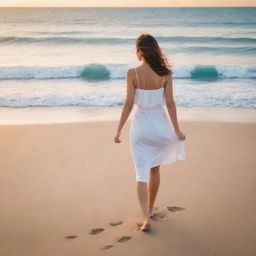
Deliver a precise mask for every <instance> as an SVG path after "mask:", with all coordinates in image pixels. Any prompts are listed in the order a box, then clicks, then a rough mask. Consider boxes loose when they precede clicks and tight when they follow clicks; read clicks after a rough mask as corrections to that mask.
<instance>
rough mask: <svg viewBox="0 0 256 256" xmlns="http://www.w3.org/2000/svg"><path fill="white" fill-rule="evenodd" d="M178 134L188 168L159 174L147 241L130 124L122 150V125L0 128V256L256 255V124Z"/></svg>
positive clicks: (188, 126)
mask: <svg viewBox="0 0 256 256" xmlns="http://www.w3.org/2000/svg"><path fill="white" fill-rule="evenodd" d="M180 126H181V128H182V130H183V131H184V133H185V134H186V138H187V139H186V160H185V161H179V162H176V163H173V164H168V165H163V166H161V171H160V172H161V185H160V190H159V194H158V197H157V201H156V205H155V206H156V207H157V208H158V209H157V212H158V215H157V216H156V217H155V218H154V219H153V220H152V231H151V232H149V233H146V232H141V231H136V223H138V222H140V221H141V220H142V219H141V210H140V208H139V203H138V201H137V196H136V183H135V171H134V168H133V163H132V158H131V155H130V151H129V150H130V149H129V141H128V128H129V123H127V124H126V126H125V128H124V130H123V135H122V143H121V144H115V143H114V142H113V136H114V132H115V129H116V127H117V122H116V121H104V122H103V121H102V122H100V121H98V122H96V121H95V122H74V123H59V124H27V125H26V124H18V125H1V126H0V140H1V144H0V155H1V158H0V166H1V179H0V182H1V184H0V188H1V193H0V208H1V213H0V214H1V216H0V226H1V229H0V233H1V235H0V238H1V239H0V240H1V245H0V248H1V249H0V255H1V256H14V255H15V256H17V255H19V256H32V255H33V256H66V255H67V256H68V255H69V256H70V255H76V256H80V255H81V256H82V255H83V256H84V255H86V256H90V255H93V256H95V255H118V256H120V255H122V256H125V255H127V256H128V255H134V256H135V255H136V256H142V255H143V256H144V255H145V256H155V255H161V256H162V255H163V256H167V255H172V256H175V255H177V256H178V255H179V256H180V255H196V256H199V255H202V256H205V255H208V256H210V255H223V256H226V255H232V256H234V255H239V256H240V255H247V256H249V255H255V254H256V246H255V228H256V218H255V210H256V206H255V193H256V186H255V180H256V173H255V164H256V160H255V139H256V129H255V128H256V124H255V123H225V122H193V121H182V122H180ZM168 206H169V207H171V208H169V209H170V210H168V209H167V207H168ZM175 207H178V208H175ZM179 207H180V208H179ZM175 209H176V211H174V210H175ZM172 210H173V211H172ZM111 222H114V224H117V225H110V223H111ZM97 228H99V229H100V230H99V231H98V232H97V231H95V232H94V233H95V234H91V233H90V232H91V230H92V229H97ZM102 229H104V230H102ZM100 231H101V232H100ZM106 245H111V246H112V247H111V246H109V247H111V248H108V249H105V250H102V248H103V247H104V246H106Z"/></svg>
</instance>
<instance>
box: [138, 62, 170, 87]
mask: <svg viewBox="0 0 256 256" xmlns="http://www.w3.org/2000/svg"><path fill="white" fill-rule="evenodd" d="M136 70H137V74H138V80H139V85H138V82H137V79H136V74H135V76H134V77H135V80H134V84H135V87H136V88H137V89H143V90H156V89H159V88H161V87H162V85H163V87H164V86H165V83H166V79H165V76H160V75H158V74H157V73H156V72H155V71H154V70H153V69H152V68H151V67H150V66H149V65H148V64H143V65H141V66H139V67H137V68H136ZM134 71H135V70H134ZM163 82H164V84H163Z"/></svg>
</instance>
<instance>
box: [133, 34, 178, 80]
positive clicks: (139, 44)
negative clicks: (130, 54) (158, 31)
mask: <svg viewBox="0 0 256 256" xmlns="http://www.w3.org/2000/svg"><path fill="white" fill-rule="evenodd" d="M136 49H137V51H139V50H141V52H142V57H143V58H144V59H145V61H146V62H147V63H148V64H149V66H150V67H151V68H152V69H153V70H154V71H155V72H156V73H157V74H158V75H160V76H164V75H168V74H172V73H173V71H172V70H171V69H170V68H171V65H170V63H169V60H168V58H167V56H166V55H165V54H163V52H162V50H161V48H160V47H159V45H158V43H157V41H156V39H155V38H154V37H153V36H152V35H150V34H147V33H143V34H141V35H140V36H139V37H138V38H137V39H136Z"/></svg>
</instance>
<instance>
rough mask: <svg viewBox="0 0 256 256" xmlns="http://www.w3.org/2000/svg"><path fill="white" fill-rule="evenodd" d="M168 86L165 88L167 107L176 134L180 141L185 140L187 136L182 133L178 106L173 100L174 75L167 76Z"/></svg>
mask: <svg viewBox="0 0 256 256" xmlns="http://www.w3.org/2000/svg"><path fill="white" fill-rule="evenodd" d="M166 80H167V84H166V86H165V99H166V107H167V110H168V113H169V116H170V119H171V120H172V124H173V127H174V130H175V133H176V134H177V136H178V137H179V139H180V140H184V139H185V134H183V133H182V132H181V131H180V128H179V124H178V120H177V109H176V104H175V101H174V98H173V80H172V74H170V75H168V76H167V79H166Z"/></svg>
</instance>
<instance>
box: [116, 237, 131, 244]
mask: <svg viewBox="0 0 256 256" xmlns="http://www.w3.org/2000/svg"><path fill="white" fill-rule="evenodd" d="M131 238H132V237H131V236H122V237H120V238H118V239H117V242H119V243H123V242H126V241H128V240H130V239H131Z"/></svg>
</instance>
